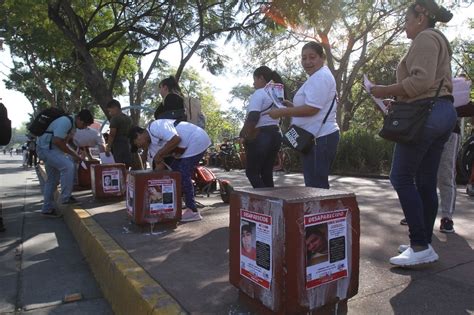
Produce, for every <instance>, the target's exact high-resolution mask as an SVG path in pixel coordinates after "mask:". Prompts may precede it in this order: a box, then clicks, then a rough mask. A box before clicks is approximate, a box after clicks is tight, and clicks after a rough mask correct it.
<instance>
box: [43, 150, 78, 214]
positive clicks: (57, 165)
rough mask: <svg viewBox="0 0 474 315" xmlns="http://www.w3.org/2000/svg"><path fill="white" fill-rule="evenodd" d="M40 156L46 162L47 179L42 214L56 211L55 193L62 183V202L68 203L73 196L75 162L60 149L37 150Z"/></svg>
mask: <svg viewBox="0 0 474 315" xmlns="http://www.w3.org/2000/svg"><path fill="white" fill-rule="evenodd" d="M37 153H38V156H39V158H40V159H41V160H43V162H44V166H45V169H46V175H47V177H48V178H47V179H46V182H45V185H44V189H43V198H44V203H43V207H42V209H41V211H42V212H49V211H51V209H55V206H54V192H55V191H56V188H57V186H58V183H59V182H61V201H63V202H64V201H67V200H68V199H69V198H70V197H71V194H72V187H73V185H74V173H75V167H74V162H73V161H72V160H71V158H70V157H69V156H68V155H67V154H66V153H64V152H62V151H60V150H58V149H55V148H53V149H43V148H38V149H37Z"/></svg>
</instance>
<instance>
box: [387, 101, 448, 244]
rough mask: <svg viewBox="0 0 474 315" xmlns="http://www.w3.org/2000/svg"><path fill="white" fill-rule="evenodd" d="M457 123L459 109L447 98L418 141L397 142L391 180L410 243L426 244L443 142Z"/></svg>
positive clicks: (435, 207)
mask: <svg viewBox="0 0 474 315" xmlns="http://www.w3.org/2000/svg"><path fill="white" fill-rule="evenodd" d="M455 124H456V111H455V110H454V107H453V105H452V103H451V102H450V101H448V100H445V99H439V100H438V101H436V103H435V105H434V107H433V109H432V111H431V113H430V116H429V117H428V120H427V122H426V125H425V127H424V130H423V135H422V139H421V141H420V143H418V144H399V143H397V144H396V145H395V150H394V152H393V161H392V170H391V172H390V181H391V183H392V185H393V188H395V190H396V192H397V194H398V199H399V200H400V205H401V206H402V209H403V213H404V214H405V218H406V219H407V223H408V231H409V234H410V235H409V236H410V244H411V245H418V246H427V245H428V244H429V243H431V238H432V236H433V225H434V222H435V219H436V214H437V212H438V195H437V193H436V186H437V173H438V166H439V162H440V159H441V154H442V152H443V146H444V143H445V142H446V141H447V140H448V139H449V136H450V134H451V131H452V130H453V127H454V125H455Z"/></svg>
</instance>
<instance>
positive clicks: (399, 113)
mask: <svg viewBox="0 0 474 315" xmlns="http://www.w3.org/2000/svg"><path fill="white" fill-rule="evenodd" d="M443 82H444V79H443V80H441V83H440V84H439V87H438V90H437V91H436V95H435V97H430V98H424V99H421V100H417V101H414V102H411V103H406V102H394V103H392V104H391V105H390V109H389V111H388V113H387V115H386V116H385V117H384V119H383V126H382V130H380V132H379V136H380V137H382V138H384V139H386V140H390V141H393V142H397V143H402V144H416V143H419V142H420V139H421V135H422V132H423V127H424V126H425V124H426V120H427V119H428V116H429V115H430V112H431V109H432V108H433V105H434V103H435V102H436V100H437V99H438V95H439V91H440V90H441V86H442V85H443Z"/></svg>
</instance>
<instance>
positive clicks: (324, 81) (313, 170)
mask: <svg viewBox="0 0 474 315" xmlns="http://www.w3.org/2000/svg"><path fill="white" fill-rule="evenodd" d="M325 59H326V55H325V54H324V51H323V46H322V45H321V44H319V43H317V42H308V43H306V44H305V45H304V46H303V48H302V50H301V65H302V66H303V69H304V70H305V72H306V73H307V74H308V75H309V78H308V79H307V80H306V81H305V82H304V84H303V85H302V86H301V87H300V88H299V90H298V91H297V92H296V94H295V96H294V98H293V103H292V102H290V101H286V100H285V101H284V102H283V103H284V105H286V106H287V107H286V108H277V109H272V110H271V111H270V112H269V113H268V114H269V115H270V117H272V118H274V119H277V118H280V117H292V121H291V123H292V125H293V126H295V127H296V128H292V130H295V132H298V130H300V131H301V132H302V134H309V135H310V136H311V137H310V141H309V145H308V146H305V147H304V148H303V150H301V151H300V152H301V159H302V162H303V174H304V182H305V186H307V187H316V188H325V189H329V171H330V168H331V164H332V162H333V161H334V158H335V157H336V151H337V144H338V143H339V126H338V125H337V122H336V110H337V104H336V80H335V79H334V76H333V75H332V73H331V71H330V70H329V68H328V67H327V66H325V65H324V62H325ZM301 129H303V130H301ZM287 134H288V132H287V133H285V136H286V135H287ZM302 134H298V137H293V139H294V140H297V139H298V138H300V139H301V138H304V137H303V136H302ZM293 147H296V146H294V145H293ZM298 147H299V146H298Z"/></svg>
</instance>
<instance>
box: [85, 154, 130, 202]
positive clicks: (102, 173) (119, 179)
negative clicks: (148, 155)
mask: <svg viewBox="0 0 474 315" xmlns="http://www.w3.org/2000/svg"><path fill="white" fill-rule="evenodd" d="M90 176H91V186H92V194H93V195H94V197H95V198H97V199H105V198H117V197H124V196H125V190H126V179H127V169H126V166H125V164H123V163H112V164H93V165H91V175H90Z"/></svg>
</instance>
